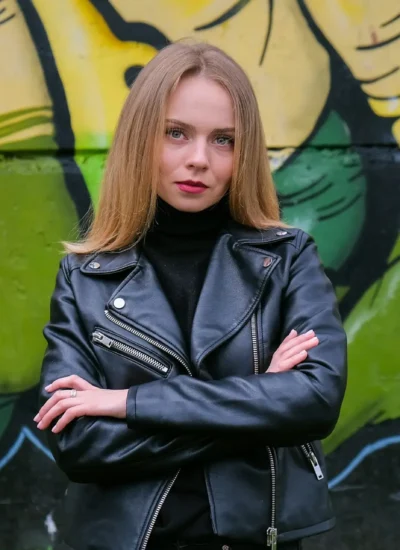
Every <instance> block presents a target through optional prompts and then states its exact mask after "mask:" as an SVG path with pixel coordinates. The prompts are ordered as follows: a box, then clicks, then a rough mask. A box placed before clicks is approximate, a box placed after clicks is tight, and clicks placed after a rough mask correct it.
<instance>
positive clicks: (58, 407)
mask: <svg viewBox="0 0 400 550" xmlns="http://www.w3.org/2000/svg"><path fill="white" fill-rule="evenodd" d="M65 388H68V389H65ZM45 389H46V391H48V392H49V393H52V392H54V393H53V395H52V396H51V397H50V399H49V400H48V401H46V403H45V404H44V405H43V407H42V408H41V409H40V411H39V412H38V414H37V415H36V416H35V418H34V421H35V422H37V423H38V424H37V427H38V428H39V429H40V430H45V429H46V428H48V427H49V426H50V424H51V422H52V421H53V420H54V419H55V418H57V417H59V416H60V418H59V420H58V422H57V423H56V425H55V426H54V427H53V429H52V430H51V431H52V432H54V433H58V432H60V431H61V430H63V429H64V428H65V426H67V424H69V423H70V422H71V421H72V420H74V419H75V418H78V417H79V416H113V417H114V418H126V399H127V396H128V390H104V389H101V388H97V387H96V386H93V385H92V384H90V383H89V382H87V381H86V380H84V379H83V378H80V377H79V376H76V375H72V376H67V377H65V378H59V379H58V380H55V381H54V382H53V383H52V384H50V385H49V386H47V387H46V388H45Z"/></svg>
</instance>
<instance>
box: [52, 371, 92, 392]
mask: <svg viewBox="0 0 400 550" xmlns="http://www.w3.org/2000/svg"><path fill="white" fill-rule="evenodd" d="M93 387H94V386H92V384H90V383H89V382H87V381H86V380H84V379H83V378H81V377H80V376H78V375H76V374H71V376H65V377H64V378H58V379H57V380H54V382H52V383H51V384H49V385H48V386H46V387H45V390H46V391H47V392H53V391H56V390H59V389H62V388H72V389H75V390H81V391H82V390H91V389H92V388H93Z"/></svg>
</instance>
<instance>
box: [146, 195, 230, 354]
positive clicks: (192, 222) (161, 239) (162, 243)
mask: <svg viewBox="0 0 400 550" xmlns="http://www.w3.org/2000/svg"><path fill="white" fill-rule="evenodd" d="M228 219H229V206H228V198H227V197H224V198H223V199H222V200H221V201H220V202H219V203H217V204H215V205H213V206H211V207H210V208H207V209H206V210H202V211H201V212H182V211H180V210H176V209H175V208H173V207H172V206H170V205H169V204H168V203H166V202H165V201H163V200H161V199H158V204H157V213H156V218H155V220H154V222H153V226H152V228H151V230H150V231H149V232H148V233H147V235H146V238H145V241H144V244H143V248H144V252H145V254H146V256H147V258H148V259H149V260H150V262H151V264H152V265H153V267H154V269H155V270H156V273H157V276H158V279H159V281H160V284H161V286H162V288H163V290H164V292H165V294H166V296H167V298H168V299H169V301H170V303H171V305H172V308H173V310H174V312H175V315H176V317H177V319H178V322H179V325H180V327H181V330H182V332H183V335H184V337H185V340H186V342H187V343H188V344H189V343H190V333H191V329H192V322H193V317H194V313H195V309H196V305H197V301H198V298H199V296H200V292H201V288H202V286H203V282H204V278H205V275H206V271H207V266H208V262H209V259H210V255H211V252H212V249H213V247H214V244H215V241H216V238H217V236H218V233H219V232H220V231H221V229H222V227H223V226H224V225H225V224H226V222H227V221H228Z"/></svg>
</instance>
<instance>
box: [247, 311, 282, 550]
mask: <svg viewBox="0 0 400 550" xmlns="http://www.w3.org/2000/svg"><path fill="white" fill-rule="evenodd" d="M250 324H251V342H252V346H253V365H254V374H259V373H260V355H259V351H258V331H257V316H256V313H253V315H252V317H251V323H250ZM266 449H267V453H268V459H269V464H270V471H271V525H270V527H268V529H267V546H270V547H271V550H276V548H277V544H278V529H277V528H276V492H277V488H276V459H275V454H274V450H273V448H272V447H269V446H267V447H266Z"/></svg>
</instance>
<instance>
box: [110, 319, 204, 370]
mask: <svg viewBox="0 0 400 550" xmlns="http://www.w3.org/2000/svg"><path fill="white" fill-rule="evenodd" d="M104 313H105V316H106V317H107V319H108V320H109V321H111V322H112V323H114V324H115V325H117V326H119V327H121V328H123V329H125V330H127V331H128V332H130V333H131V334H134V335H135V336H138V337H139V338H141V339H142V340H144V341H145V342H148V343H149V344H151V345H153V346H155V347H156V348H158V349H160V350H162V351H164V352H165V353H168V354H169V355H170V356H171V357H173V358H174V359H176V361H178V362H179V363H180V364H181V365H182V366H183V367H184V368H185V370H186V372H187V374H188V375H189V376H193V375H192V373H191V371H190V368H189V365H188V364H187V363H186V361H184V360H183V359H182V358H181V357H180V356H179V355H178V354H177V353H175V352H174V351H172V350H171V349H169V348H167V346H164V345H163V344H160V342H157V340H154V338H150V337H149V336H146V335H145V334H142V333H141V332H139V331H138V330H136V329H135V328H133V327H131V326H130V325H128V324H127V323H124V322H123V321H120V320H119V319H117V317H114V315H112V314H111V313H110V312H109V311H108V310H107V309H106V310H105V311H104Z"/></svg>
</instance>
